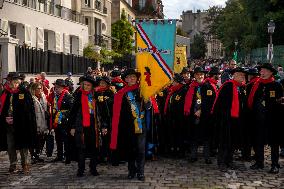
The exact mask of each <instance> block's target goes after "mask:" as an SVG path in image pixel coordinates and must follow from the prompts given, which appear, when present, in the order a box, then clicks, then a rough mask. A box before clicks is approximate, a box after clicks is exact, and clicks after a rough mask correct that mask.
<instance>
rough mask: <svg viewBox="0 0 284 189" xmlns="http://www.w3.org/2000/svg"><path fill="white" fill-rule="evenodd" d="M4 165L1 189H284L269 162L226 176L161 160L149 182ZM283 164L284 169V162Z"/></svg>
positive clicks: (116, 171)
mask: <svg viewBox="0 0 284 189" xmlns="http://www.w3.org/2000/svg"><path fill="white" fill-rule="evenodd" d="M267 158H268V157H267ZM45 160H46V161H50V160H51V159H47V158H45ZM0 162H1V166H0V188H243V189H253V188H257V189H261V188H284V169H283V168H282V169H281V170H280V174H278V175H271V174H268V173H267V171H268V170H269V168H270V167H269V165H268V164H267V163H268V162H267V163H266V167H265V169H264V170H262V171H259V172H257V171H251V170H249V169H248V167H249V165H250V163H242V162H238V165H240V170H238V171H235V172H234V171H228V172H225V173H224V172H221V171H219V170H218V169H217V166H216V160H215V159H214V164H212V165H210V166H208V165H205V164H204V162H203V160H201V159H200V160H199V161H198V162H197V163H194V164H190V163H188V162H187V161H186V160H174V159H167V158H161V159H159V161H152V162H151V161H148V162H147V164H146V170H145V175H146V181H145V182H140V181H137V180H133V181H129V180H127V179H126V177H127V168H126V165H122V166H119V167H112V166H110V165H100V166H98V171H99V173H100V176H98V177H93V176H91V175H90V173H89V172H88V171H86V176H85V177H83V178H77V177H76V170H77V164H76V163H75V162H73V163H72V164H71V165H65V164H64V163H47V162H45V163H42V164H37V165H34V166H33V167H32V169H31V171H32V172H31V174H30V175H27V176H25V175H23V174H20V173H19V174H15V175H9V173H8V168H9V164H8V157H7V155H2V156H1V158H0ZM281 164H282V166H283V165H284V159H281Z"/></svg>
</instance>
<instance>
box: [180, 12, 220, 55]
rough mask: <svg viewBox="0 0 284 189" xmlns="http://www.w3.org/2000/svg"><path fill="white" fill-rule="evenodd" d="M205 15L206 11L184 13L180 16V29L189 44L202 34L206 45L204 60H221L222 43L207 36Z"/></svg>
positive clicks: (207, 24)
mask: <svg viewBox="0 0 284 189" xmlns="http://www.w3.org/2000/svg"><path fill="white" fill-rule="evenodd" d="M207 15H208V12H207V11H200V10H197V11H196V12H193V11H192V10H188V11H184V12H183V13H182V15H181V19H182V26H181V29H182V30H183V31H184V32H186V33H187V35H188V37H189V38H190V39H191V42H192V41H193V39H194V36H195V35H200V34H202V35H203V36H204V38H205V41H206V45H207V52H206V58H214V59H219V58H223V56H224V50H223V47H222V43H221V42H220V40H218V39H217V38H216V37H214V36H212V35H209V34H208V26H209V24H210V23H208V22H206V18H207Z"/></svg>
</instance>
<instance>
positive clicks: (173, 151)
mask: <svg viewBox="0 0 284 189" xmlns="http://www.w3.org/2000/svg"><path fill="white" fill-rule="evenodd" d="M186 91H187V86H186V85H185V83H184V79H183V77H182V76H181V75H180V74H175V75H174V81H173V84H172V86H171V87H169V89H168V92H167V97H166V102H165V106H164V111H163V112H164V117H165V121H166V130H167V132H166V134H167V135H166V138H167V139H168V142H167V151H168V153H169V155H171V156H173V157H182V156H183V155H184V150H185V148H184V139H185V135H184V133H185V124H184V116H183V105H184V99H185V94H186Z"/></svg>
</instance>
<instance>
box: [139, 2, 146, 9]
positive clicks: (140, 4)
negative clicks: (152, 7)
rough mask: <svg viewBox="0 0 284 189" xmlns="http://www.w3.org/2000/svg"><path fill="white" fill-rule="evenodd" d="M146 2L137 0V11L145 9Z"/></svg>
mask: <svg viewBox="0 0 284 189" xmlns="http://www.w3.org/2000/svg"><path fill="white" fill-rule="evenodd" d="M145 4H146V0H139V9H140V10H141V9H143V8H144V7H145Z"/></svg>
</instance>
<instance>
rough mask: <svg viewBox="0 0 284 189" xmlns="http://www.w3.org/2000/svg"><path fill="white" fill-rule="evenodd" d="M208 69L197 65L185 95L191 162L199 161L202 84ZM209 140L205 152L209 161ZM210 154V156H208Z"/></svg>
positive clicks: (185, 113)
mask: <svg viewBox="0 0 284 189" xmlns="http://www.w3.org/2000/svg"><path fill="white" fill-rule="evenodd" d="M205 73H206V71H204V70H203V68H202V67H196V68H195V69H194V72H193V76H194V80H193V81H192V83H191V84H190V85H189V88H188V91H187V93H186V96H185V103H184V115H185V116H186V119H187V127H188V138H189V143H190V162H196V161H197V150H198V144H199V143H200V139H201V138H200V136H201V134H200V132H202V131H201V126H200V117H201V113H202V112H201V111H202V93H201V89H202V84H203V82H204V77H205ZM208 142H209V141H207V143H206V145H205V148H204V152H205V153H204V154H206V155H205V156H206V158H205V159H206V162H209V151H208V150H209V143H208ZM207 151H208V152H207ZM207 155H208V157H207Z"/></svg>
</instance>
